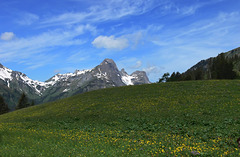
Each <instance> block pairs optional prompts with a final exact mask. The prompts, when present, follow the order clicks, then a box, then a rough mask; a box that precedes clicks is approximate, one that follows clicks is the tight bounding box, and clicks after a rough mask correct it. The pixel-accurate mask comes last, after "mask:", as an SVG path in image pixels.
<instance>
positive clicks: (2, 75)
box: [0, 66, 12, 80]
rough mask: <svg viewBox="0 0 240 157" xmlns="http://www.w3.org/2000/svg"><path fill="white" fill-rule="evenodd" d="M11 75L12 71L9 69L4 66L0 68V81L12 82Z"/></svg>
mask: <svg viewBox="0 0 240 157" xmlns="http://www.w3.org/2000/svg"><path fill="white" fill-rule="evenodd" d="M11 75H12V70H11V69H8V68H6V67H4V66H3V68H0V79H2V80H6V79H9V80H12V77H11Z"/></svg>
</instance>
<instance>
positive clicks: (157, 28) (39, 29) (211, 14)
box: [0, 0, 240, 82]
mask: <svg viewBox="0 0 240 157" xmlns="http://www.w3.org/2000/svg"><path fill="white" fill-rule="evenodd" d="M237 47H240V0H47V1H43V0H21V1H19V0H0V63H1V64H3V65H4V66H6V67H8V68H10V69H12V70H15V71H21V72H23V73H25V74H26V75H27V76H28V77H30V78H31V79H34V80H39V81H45V80H47V79H49V78H50V77H52V76H53V75H55V74H57V73H67V72H74V71H75V70H76V69H78V70H83V69H92V68H94V67H95V66H97V65H99V64H100V63H101V62H102V61H103V60H104V59H105V58H111V59H113V60H114V61H115V62H116V64H117V66H118V68H119V70H121V69H122V68H124V69H125V70H126V71H127V72H128V73H129V74H131V73H132V72H134V71H136V70H144V71H146V73H147V75H148V77H149V79H150V81H151V82H156V81H157V80H158V79H159V78H160V77H161V76H162V75H163V74H164V73H166V72H169V73H172V72H177V71H179V72H184V71H186V70H187V69H189V68H190V67H192V66H193V65H195V64H196V63H197V62H199V61H200V60H202V59H207V58H209V57H214V56H217V55H218V54H219V53H221V52H227V51H229V50H231V49H234V48H237Z"/></svg>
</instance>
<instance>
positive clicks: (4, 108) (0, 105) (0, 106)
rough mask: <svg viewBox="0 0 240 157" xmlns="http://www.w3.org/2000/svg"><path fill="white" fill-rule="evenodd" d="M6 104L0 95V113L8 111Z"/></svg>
mask: <svg viewBox="0 0 240 157" xmlns="http://www.w3.org/2000/svg"><path fill="white" fill-rule="evenodd" d="M9 110H10V109H9V108H8V105H7V104H6V103H5V101H4V99H3V97H2V96H1V95H0V114H4V113H7V112H9Z"/></svg>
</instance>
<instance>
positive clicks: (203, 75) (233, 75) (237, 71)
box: [168, 47, 240, 81]
mask: <svg viewBox="0 0 240 157" xmlns="http://www.w3.org/2000/svg"><path fill="white" fill-rule="evenodd" d="M238 78H240V47H239V48H236V49H233V50H231V51H228V52H225V53H220V54H219V55H218V56H216V57H211V58H208V59H206V60H201V61H200V62H198V63H197V64H195V65H194V66H192V67H191V68H190V69H188V70H187V71H186V72H184V73H182V74H180V73H177V74H176V73H173V74H172V75H171V77H170V78H169V79H168V81H185V80H208V79H238Z"/></svg>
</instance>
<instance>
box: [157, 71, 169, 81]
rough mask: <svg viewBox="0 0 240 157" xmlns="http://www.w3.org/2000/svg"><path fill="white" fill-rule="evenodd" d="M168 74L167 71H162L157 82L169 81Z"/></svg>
mask: <svg viewBox="0 0 240 157" xmlns="http://www.w3.org/2000/svg"><path fill="white" fill-rule="evenodd" d="M169 75H170V74H169V73H164V74H163V76H162V78H160V79H159V81H158V82H159V83H161V82H168V81H169Z"/></svg>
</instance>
